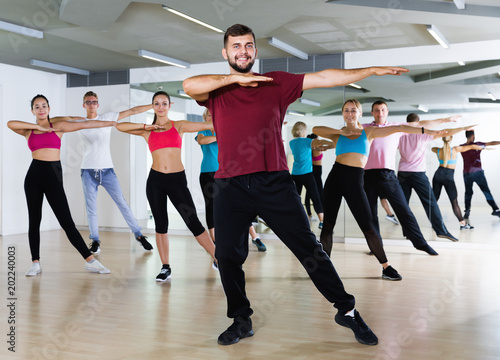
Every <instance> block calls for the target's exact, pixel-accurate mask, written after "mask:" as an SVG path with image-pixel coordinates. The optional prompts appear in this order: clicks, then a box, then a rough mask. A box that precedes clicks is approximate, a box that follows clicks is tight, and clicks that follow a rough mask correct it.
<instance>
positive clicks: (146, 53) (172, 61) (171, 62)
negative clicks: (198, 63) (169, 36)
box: [138, 50, 191, 69]
mask: <svg viewBox="0 0 500 360" xmlns="http://www.w3.org/2000/svg"><path fill="white" fill-rule="evenodd" d="M138 54H139V56H142V57H144V58H146V59H150V60H155V61H159V62H162V63H165V64H168V65H174V66H178V67H180V68H183V69H186V68H188V67H190V66H191V64H190V63H187V62H185V61H182V60H177V59H174V58H171V57H168V56H165V55H160V54H156V53H154V52H151V51H147V50H139V51H138Z"/></svg>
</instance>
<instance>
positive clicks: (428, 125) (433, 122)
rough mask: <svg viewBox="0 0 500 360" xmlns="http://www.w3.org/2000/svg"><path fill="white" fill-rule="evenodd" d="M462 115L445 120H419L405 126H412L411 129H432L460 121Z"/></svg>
mask: <svg viewBox="0 0 500 360" xmlns="http://www.w3.org/2000/svg"><path fill="white" fill-rule="evenodd" d="M461 117H462V115H456V116H449V117H446V118H442V119H435V120H420V121H414V122H410V123H407V124H406V125H408V126H413V127H419V128H421V127H424V128H426V129H432V128H434V127H436V126H438V125H441V124H445V123H449V122H456V121H457V120H458V119H460V118H461Z"/></svg>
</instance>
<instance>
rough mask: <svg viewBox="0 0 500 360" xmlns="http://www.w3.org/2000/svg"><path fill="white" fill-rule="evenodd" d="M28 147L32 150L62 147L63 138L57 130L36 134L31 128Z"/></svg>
mask: <svg viewBox="0 0 500 360" xmlns="http://www.w3.org/2000/svg"><path fill="white" fill-rule="evenodd" d="M50 127H52V124H50ZM28 147H29V148H30V150H31V152H33V151H36V150H39V149H60V148H61V138H60V137H59V136H57V134H56V133H55V132H45V133H41V134H35V133H34V132H33V130H31V134H30V137H29V138H28Z"/></svg>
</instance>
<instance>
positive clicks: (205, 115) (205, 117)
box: [203, 108, 210, 122]
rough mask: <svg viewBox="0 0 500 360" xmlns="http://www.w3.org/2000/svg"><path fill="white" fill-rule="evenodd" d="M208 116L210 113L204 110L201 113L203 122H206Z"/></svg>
mask: <svg viewBox="0 0 500 360" xmlns="http://www.w3.org/2000/svg"><path fill="white" fill-rule="evenodd" d="M208 114H210V111H209V110H208V109H207V108H205V111H203V121H205V122H206V121H207V115H208Z"/></svg>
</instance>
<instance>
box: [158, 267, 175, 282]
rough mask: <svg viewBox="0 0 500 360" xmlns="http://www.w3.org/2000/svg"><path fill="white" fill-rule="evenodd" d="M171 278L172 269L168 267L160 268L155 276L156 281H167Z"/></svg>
mask: <svg viewBox="0 0 500 360" xmlns="http://www.w3.org/2000/svg"><path fill="white" fill-rule="evenodd" d="M171 278H172V270H171V269H170V268H167V269H165V268H162V269H161V270H160V273H159V274H158V275H157V276H156V281H162V282H163V281H167V280H170V279H171Z"/></svg>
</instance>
